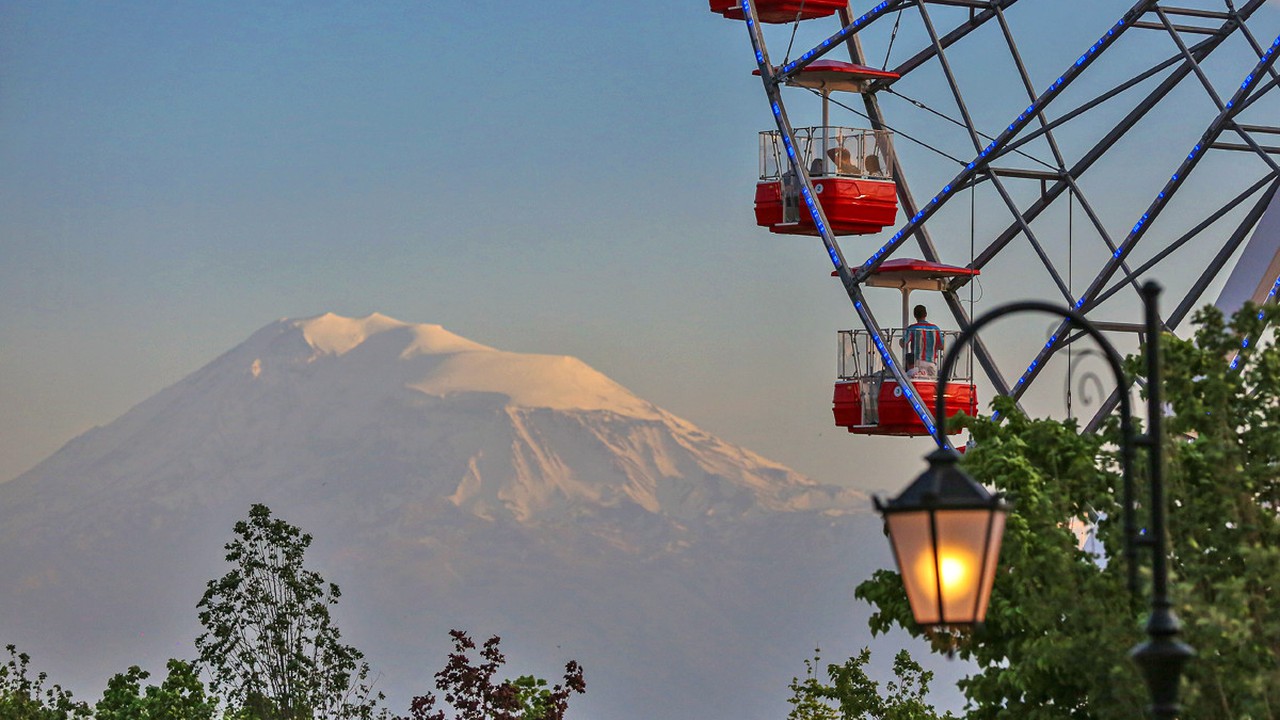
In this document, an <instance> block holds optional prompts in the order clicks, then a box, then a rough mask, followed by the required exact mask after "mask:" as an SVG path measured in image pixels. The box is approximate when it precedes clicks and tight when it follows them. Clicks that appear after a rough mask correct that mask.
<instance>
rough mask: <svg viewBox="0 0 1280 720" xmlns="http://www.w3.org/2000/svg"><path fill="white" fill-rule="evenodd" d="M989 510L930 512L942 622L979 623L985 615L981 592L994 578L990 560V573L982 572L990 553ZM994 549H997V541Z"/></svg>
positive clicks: (987, 587)
mask: <svg viewBox="0 0 1280 720" xmlns="http://www.w3.org/2000/svg"><path fill="white" fill-rule="evenodd" d="M993 512H994V511H993V510H987V509H983V510H941V511H937V512H935V514H934V517H935V518H936V519H935V523H936V524H937V532H938V543H937V548H938V549H937V552H938V558H937V565H938V568H939V571H940V572H941V579H942V582H941V586H942V622H943V623H974V622H981V621H982V619H983V617H985V615H986V599H985V598H983V597H982V591H983V590H986V589H989V588H990V579H994V577H995V563H994V560H993V561H992V562H991V563H990V572H985V570H986V567H985V565H986V563H984V560H986V559H987V558H988V557H990V555H991V553H989V552H988V548H987V538H988V536H989V533H988V530H989V529H990V528H991V515H992V513H993ZM1001 520H1003V515H1002V516H1001ZM1002 529H1003V526H1002ZM994 552H995V553H998V552H999V544H998V541H997V544H996V547H995V551H994ZM987 576H989V577H987ZM984 586H985V587H984ZM980 611H981V612H980Z"/></svg>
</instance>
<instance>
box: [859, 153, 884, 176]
mask: <svg viewBox="0 0 1280 720" xmlns="http://www.w3.org/2000/svg"><path fill="white" fill-rule="evenodd" d="M862 167H863V168H865V169H866V172H867V174H868V175H883V174H884V171H883V170H881V169H880V157H879V156H878V155H868V156H866V157H865V158H863V159H862Z"/></svg>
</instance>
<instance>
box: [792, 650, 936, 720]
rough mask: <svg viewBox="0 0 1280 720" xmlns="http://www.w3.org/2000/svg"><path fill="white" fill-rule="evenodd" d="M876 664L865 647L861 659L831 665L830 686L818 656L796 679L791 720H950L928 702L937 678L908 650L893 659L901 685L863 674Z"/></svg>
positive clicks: (807, 661) (858, 657)
mask: <svg viewBox="0 0 1280 720" xmlns="http://www.w3.org/2000/svg"><path fill="white" fill-rule="evenodd" d="M870 661H871V650H870V649H869V648H863V650H862V652H861V653H859V654H858V656H857V657H851V658H849V659H848V660H846V661H844V663H843V664H840V665H836V664H834V663H832V664H830V665H827V678H828V680H829V681H830V682H829V684H828V683H824V682H822V681H821V680H819V679H818V676H817V668H818V667H820V666H821V659H820V658H819V656H818V651H817V650H815V651H814V657H813V660H805V661H804V665H805V677H804V679H803V680H802V679H800V678H792V679H791V685H790V687H791V697H790V698H789V699H788V700H787V702H789V703H791V712H790V713H788V714H787V720H863V719H864V718H865V719H873V718H874V719H875V720H949V719H950V718H952V717H953V716H952V715H951V713H946V714H945V715H939V714H938V713H937V711H936V710H934V709H933V706H932V705H930V704H929V703H928V702H927V701H926V700H925V698H926V696H927V695H928V694H929V683H930V682H931V681H932V680H933V673H932V672H930V671H928V670H925V669H924V668H922V667H920V664H919V663H917V662H916V661H914V660H912V659H911V655H910V654H909V653H908V652H907V651H906V650H900V651H899V652H898V654H897V655H896V656H895V657H894V659H893V672H894V675H895V676H896V677H897V680H896V681H890V682H888V683H885V689H884V691H883V692H882V691H881V690H880V684H879V683H877V682H876V681H874V680H872V679H871V678H869V677H867V674H866V671H865V670H863V668H864V667H866V665H867V663H869V662H870Z"/></svg>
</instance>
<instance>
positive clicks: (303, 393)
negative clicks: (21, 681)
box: [0, 314, 885, 718]
mask: <svg viewBox="0 0 1280 720" xmlns="http://www.w3.org/2000/svg"><path fill="white" fill-rule="evenodd" d="M253 502H264V503H266V504H267V505H269V506H270V507H271V508H272V509H273V510H274V511H275V512H276V514H277V515H279V516H281V517H283V518H285V519H287V520H289V521H290V522H293V523H294V524H297V525H300V526H302V527H303V528H304V529H305V530H307V531H308V532H310V533H311V534H313V535H314V536H315V537H316V545H315V547H314V550H313V553H312V558H311V563H312V564H313V565H314V566H316V567H317V568H319V569H320V570H321V572H322V573H323V574H324V575H325V576H326V577H327V578H328V579H330V580H332V581H334V582H337V583H338V584H340V585H342V586H343V588H344V591H345V592H344V600H343V603H342V605H341V606H340V607H339V613H338V616H339V620H340V622H341V623H342V626H343V627H344V629H345V630H346V631H347V637H348V639H349V640H350V641H351V642H352V643H353V644H355V645H356V646H357V647H360V648H361V649H363V650H364V651H365V653H366V655H367V657H368V659H369V661H370V662H371V664H373V665H374V666H375V667H377V668H378V669H379V670H381V671H382V673H383V676H384V682H383V683H382V685H383V688H384V689H385V690H387V691H388V692H389V693H390V694H391V695H392V696H393V698H398V699H399V700H400V701H403V698H405V697H407V695H408V694H410V693H412V692H419V691H421V690H424V689H426V688H427V686H428V685H429V682H430V678H431V674H432V673H433V672H434V670H435V669H438V667H439V666H440V664H441V663H442V661H443V658H444V650H445V647H446V645H445V641H446V637H445V632H446V631H447V630H448V629H449V628H450V627H460V628H464V629H468V630H471V631H472V632H473V633H474V634H476V635H486V634H489V633H499V634H502V635H504V638H505V639H506V642H505V644H506V645H507V647H508V648H509V650H510V652H509V654H510V656H511V657H512V659H513V664H514V662H515V661H517V660H518V659H519V658H521V657H525V658H528V659H529V660H531V661H537V662H539V663H541V665H540V666H538V667H536V668H533V667H530V668H519V667H516V668H513V673H514V672H523V671H536V672H541V673H543V674H546V675H551V674H554V672H555V669H556V667H558V666H559V665H561V664H563V662H564V661H565V660H566V659H569V658H577V659H580V660H582V661H583V662H584V664H585V665H586V667H587V679H588V685H589V692H588V696H587V700H586V701H584V702H583V705H582V707H584V708H587V709H588V711H589V712H590V715H589V716H590V717H599V718H642V717H643V718H652V717H700V718H702V717H711V718H714V717H726V718H728V717H761V718H763V717H768V716H771V715H775V714H777V713H776V712H773V710H776V709H777V708H782V707H785V705H784V704H783V702H782V701H783V700H784V698H785V695H786V693H785V686H786V681H787V680H788V679H789V678H790V674H788V673H794V672H795V671H796V669H797V668H798V667H799V663H800V660H801V659H802V657H803V656H804V653H805V651H807V650H808V649H810V648H811V646H812V643H813V642H814V641H815V640H818V639H821V634H822V633H825V632H832V633H834V632H838V631H847V630H848V629H849V628H850V627H851V625H852V623H851V622H850V620H851V618H852V616H853V612H852V605H853V601H852V598H851V592H850V588H851V587H852V585H853V584H855V583H856V580H857V579H858V578H859V577H861V576H862V575H865V574H866V570H867V569H869V568H870V567H874V566H875V565H876V564H878V563H880V562H883V560H884V557H883V556H884V554H885V553H884V551H883V550H881V547H880V546H881V545H882V543H880V542H878V541H877V543H876V545H875V546H874V549H873V550H871V551H867V550H863V549H862V547H861V546H862V545H864V543H866V542H867V541H868V540H869V539H871V538H874V537H875V536H877V535H878V534H879V530H878V523H876V522H875V521H873V520H872V519H871V518H870V516H869V514H867V513H866V507H867V502H866V498H865V497H864V496H862V495H861V494H860V493H856V492H853V491H850V490H846V489H841V488H837V487H833V486H827V485H821V484H819V483H816V482H814V481H811V480H809V479H807V478H804V477H802V476H800V475H798V474H797V473H795V472H793V471H791V470H789V469H787V468H785V467H783V466H781V465H779V464H777V463H774V462H771V461H769V460H766V459H765V458H762V457H760V456H759V455H756V454H755V453H752V452H750V451H749V450H746V449H744V448H741V447H738V446H736V445H733V444H731V443H728V442H725V441H723V440H721V439H718V438H716V437H714V436H712V435H710V434H709V433H706V432H704V431H702V430H700V429H698V428H697V427H695V426H694V425H692V424H691V423H689V422H687V421H684V420H682V419H680V418H677V417H675V416H673V415H672V414H670V413H668V412H666V411H664V410H662V409H661V408H659V407H656V406H655V405H653V404H652V403H650V402H647V401H645V400H643V399H642V398H639V397H637V396H636V395H634V394H633V393H631V392H630V391H628V390H627V389H625V388H623V387H622V386H620V385H619V384H617V383H615V382H613V381H612V380H610V379H609V378H607V377H606V376H604V375H603V374H601V373H600V372H598V371H596V370H594V369H592V368H591V367H589V366H587V365H586V364H585V363H583V362H581V361H580V360H577V359H575V358H571V357H565V356H550V355H530V354H521V353H513V352H505V351H502V350H497V349H494V348H491V347H487V346H484V345H481V344H479V343H475V342H472V341H470V340H467V339H465V338H463V337H460V336H458V335H455V334H453V333H450V332H449V331H447V330H445V329H444V328H442V327H440V326H438V325H412V324H407V323H403V322H400V321H397V320H393V319H391V318H388V317H385V316H382V315H377V314H374V315H370V316H368V317H365V318H359V319H351V318H344V317H339V316H336V315H332V314H327V315H322V316H318V317H313V318H309V319H304V320H281V321H279V322H276V323H273V324H271V325H268V326H267V327H265V328H263V329H261V330H259V331H258V332H256V333H254V334H253V335H252V336H251V337H250V338H249V339H248V340H247V341H245V342H244V343H242V344H241V345H239V346H237V347H235V348H234V349H232V350H231V351H229V352H227V353H226V354H224V355H223V356H221V357H219V358H217V359H216V360H214V361H213V362H211V363H209V364H208V365H207V366H205V367H204V368H202V369H200V370H198V371H196V372H195V373H193V374H192V375H190V376H188V377H187V378H185V379H184V380H182V381H180V382H178V383H177V384H175V385H173V386H171V387H169V388H167V389H165V390H163V391H161V392H160V393H158V394H156V395H155V396H153V397H152V398H150V399H148V400H146V401H144V402H143V403H141V404H139V405H138V406H136V407H135V408H133V409H132V410H130V411H129V412H127V413H126V414H125V415H123V416H122V417H120V418H119V419H117V420H115V421H113V422H111V423H109V424H108V425H106V426H103V427H100V428H96V429H94V430H91V431H90V432H88V433H85V434H84V435H82V436H80V437H78V438H76V439H74V440H72V441H71V442H70V443H68V444H67V445H66V446H65V447H63V448H62V449H61V450H59V451H58V452H57V453H55V454H54V455H53V456H51V457H50V458H48V459H47V460H45V461H44V462H42V463H41V464H39V465H38V466H36V467H35V468H33V469H32V470H31V471H30V472H28V473H26V474H24V475H22V476H20V477H18V478H16V479H15V480H13V481H10V482H8V483H4V484H2V485H0V577H3V578H4V579H5V580H4V582H3V583H2V584H0V641H4V642H18V644H19V645H21V646H22V647H23V649H25V650H27V651H28V652H31V653H32V654H34V655H35V656H36V657H37V658H44V659H45V660H47V662H46V663H45V665H46V666H49V667H50V668H51V669H53V670H54V673H55V675H57V676H59V677H67V678H69V679H71V680H73V681H74V682H73V684H76V685H77V687H81V688H83V693H82V694H85V693H88V694H92V693H96V692H99V691H100V685H101V683H102V682H104V681H105V679H106V677H107V676H108V675H109V674H111V673H114V672H120V671H122V670H124V669H125V668H127V667H128V666H129V665H130V664H135V663H138V664H143V665H144V666H145V665H147V664H151V666H152V669H153V670H159V669H161V668H162V663H163V660H164V659H165V658H167V657H170V656H178V657H181V656H188V657H189V656H190V655H191V654H192V653H191V650H190V647H191V642H192V639H193V638H194V637H195V635H196V634H197V632H198V630H197V629H196V624H195V610H194V606H195V603H196V601H197V600H198V599H199V597H200V594H201V592H202V590H203V584H204V582H205V581H206V580H208V579H211V578H214V577H217V576H218V575H220V574H221V573H222V572H224V568H223V566H222V564H221V554H222V553H221V546H222V544H223V543H225V542H226V541H227V540H228V539H229V538H230V528H231V526H232V524H233V523H234V522H235V521H236V520H237V519H240V518H242V517H243V516H244V515H245V514H246V512H247V509H248V507H249V505H250V504H251V503H253ZM851 550H852V551H855V552H854V553H853V554H855V555H857V556H858V559H857V560H856V561H854V562H853V563H852V564H856V565H858V566H859V567H860V568H863V571H862V572H858V571H855V570H853V569H852V568H850V567H849V565H850V564H851V562H850V561H849V560H847V559H845V558H846V556H847V555H848V554H850V551H851ZM824 624H825V625H827V627H824ZM765 658H767V659H765ZM779 668H786V670H784V671H783V674H782V675H779V676H776V677H772V678H771V679H769V680H764V681H763V682H770V683H772V686H771V687H760V684H761V682H762V678H763V677H765V676H766V675H767V673H766V670H768V671H769V672H774V673H775V674H776V672H777V671H778V669H779ZM726 698H728V699H727V700H726ZM768 703H772V705H769V704H768ZM762 704H764V705H762ZM762 707H764V708H771V710H769V711H767V712H760V710H761V708H762ZM398 709H401V710H403V708H402V707H401V708H398ZM708 713H710V714H708ZM744 713H746V714H744ZM586 716H588V715H586V714H583V715H579V717H586Z"/></svg>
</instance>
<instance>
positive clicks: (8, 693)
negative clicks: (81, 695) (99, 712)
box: [0, 645, 89, 720]
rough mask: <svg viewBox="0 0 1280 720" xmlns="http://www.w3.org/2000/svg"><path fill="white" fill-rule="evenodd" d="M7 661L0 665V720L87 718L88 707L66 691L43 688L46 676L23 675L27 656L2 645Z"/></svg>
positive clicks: (26, 670) (49, 687)
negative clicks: (6, 653) (76, 700)
mask: <svg viewBox="0 0 1280 720" xmlns="http://www.w3.org/2000/svg"><path fill="white" fill-rule="evenodd" d="M5 650H6V651H7V652H8V653H9V660H8V662H6V663H5V664H4V665H2V666H0V718H4V720H68V718H81V717H88V716H89V706H88V705H85V704H84V703H80V702H75V701H74V700H73V699H72V696H71V693H70V692H69V691H66V690H63V689H62V686H60V685H57V684H54V685H50V686H48V687H45V682H46V681H47V680H48V679H49V676H48V674H47V673H43V672H42V673H39V674H38V675H36V676H35V678H34V679H32V678H30V677H28V676H27V672H28V668H29V665H30V664H31V656H29V655H27V654H26V653H19V652H18V649H17V647H15V646H13V645H6V646H5Z"/></svg>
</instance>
